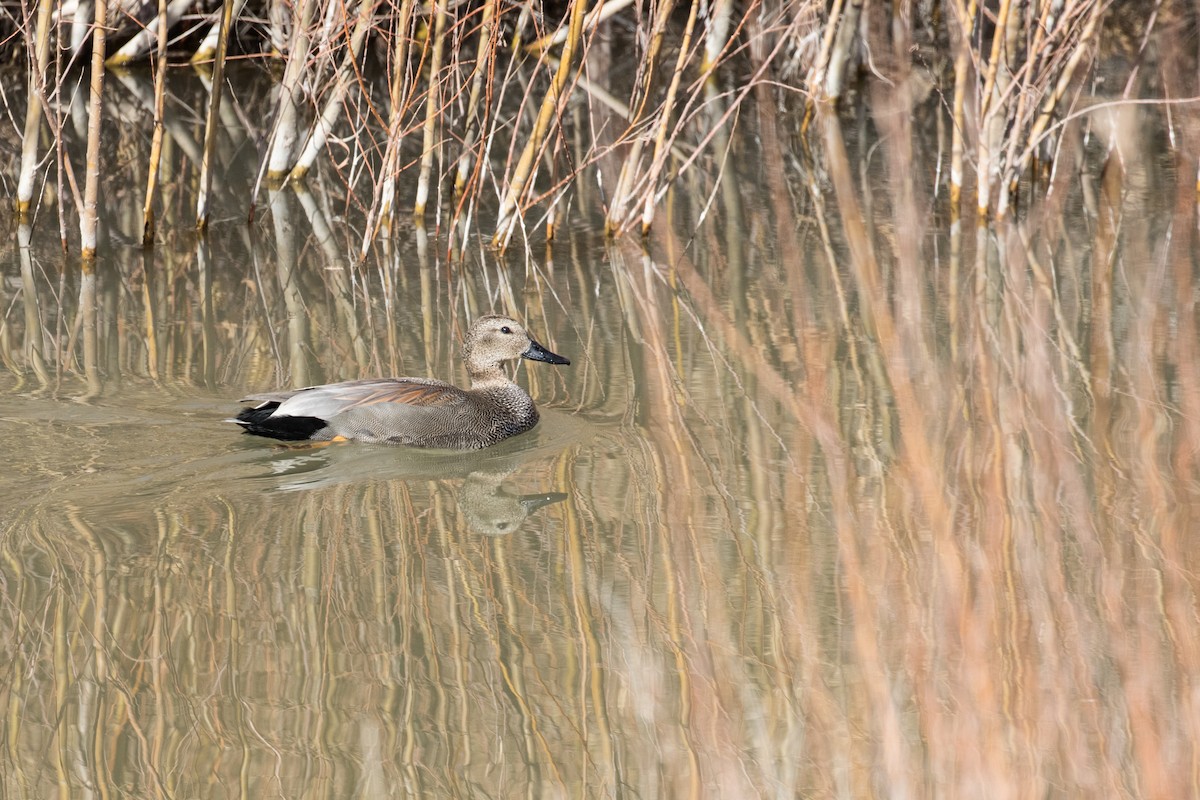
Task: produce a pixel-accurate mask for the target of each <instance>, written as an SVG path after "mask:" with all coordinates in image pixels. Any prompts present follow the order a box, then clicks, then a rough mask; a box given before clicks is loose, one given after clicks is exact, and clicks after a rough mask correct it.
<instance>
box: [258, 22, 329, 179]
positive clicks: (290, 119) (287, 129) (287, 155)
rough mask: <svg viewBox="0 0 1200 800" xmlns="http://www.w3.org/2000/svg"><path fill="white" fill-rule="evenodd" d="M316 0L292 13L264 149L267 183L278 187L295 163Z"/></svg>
mask: <svg viewBox="0 0 1200 800" xmlns="http://www.w3.org/2000/svg"><path fill="white" fill-rule="evenodd" d="M316 2H317V0H299V1H298V3H297V4H296V5H295V6H294V7H293V10H292V38H291V42H290V43H289V46H288V54H287V62H286V65H285V66H284V68H283V80H282V81H280V84H279V106H278V109H277V111H276V117H275V125H274V127H273V128H272V129H271V141H270V144H269V145H268V148H267V172H266V176H267V183H268V185H276V186H277V185H279V184H280V183H282V182H283V181H284V180H286V179H287V176H288V173H289V172H290V171H291V169H292V165H293V164H294V163H295V162H294V161H293V158H292V150H293V148H294V147H295V145H296V141H297V139H299V137H300V131H299V125H300V98H301V97H302V96H303V95H304V94H305V92H304V88H303V84H304V81H305V77H306V72H307V70H308V58H309V47H310V44H311V40H312V32H313V31H312V28H311V24H312V19H313V13H314V5H315V4H316Z"/></svg>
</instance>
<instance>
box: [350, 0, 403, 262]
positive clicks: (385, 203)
mask: <svg viewBox="0 0 1200 800" xmlns="http://www.w3.org/2000/svg"><path fill="white" fill-rule="evenodd" d="M414 3H415V0H401V2H400V7H399V9H398V10H397V13H396V27H395V30H394V32H393V34H392V36H393V41H394V49H393V51H392V63H391V68H392V74H391V82H390V85H389V87H388V91H389V109H388V110H389V117H388V127H387V142H386V144H385V146H384V153H383V163H382V165H381V167H380V170H379V178H378V179H377V180H376V181H375V190H374V193H375V199H374V200H373V202H372V203H371V210H370V212H368V214H367V225H366V232H365V234H364V236H363V242H362V246H361V248H360V249H359V257H360V258H366V256H367V253H368V251H369V250H370V246H371V242H372V241H373V240H374V238H375V236H376V234H377V232H381V233H382V235H383V237H384V238H385V239H386V238H387V235H388V233H389V232H390V230H391V225H392V217H393V216H394V213H395V198H396V176H397V173H398V172H399V166H398V165H399V159H400V146H401V144H402V142H403V123H404V110H405V109H406V108H407V107H408V102H409V97H410V92H411V85H410V83H409V80H408V57H409V54H408V51H409V42H410V35H409V31H410V28H411V26H412V20H413V5H414Z"/></svg>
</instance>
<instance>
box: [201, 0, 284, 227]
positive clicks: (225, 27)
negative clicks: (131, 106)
mask: <svg viewBox="0 0 1200 800" xmlns="http://www.w3.org/2000/svg"><path fill="white" fill-rule="evenodd" d="M306 2H307V0H306ZM233 4H234V0H223V1H222V3H221V32H220V35H218V37H217V52H216V55H215V56H214V57H213V63H212V71H213V80H212V88H211V89H210V90H209V100H208V117H207V119H206V121H205V125H204V152H203V155H202V156H201V161H200V189H199V191H198V192H197V196H196V229H197V230H199V231H201V232H203V231H205V230H206V229H207V228H208V218H209V207H208V196H209V193H210V191H211V189H212V176H213V170H214V168H215V166H216V165H215V161H216V157H217V153H216V147H217V134H218V131H219V129H220V124H219V123H220V113H221V95H222V93H223V89H224V86H225V80H224V74H225V55H226V53H227V52H228V47H229V28H230V25H232V23H233Z"/></svg>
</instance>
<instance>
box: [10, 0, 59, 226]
mask: <svg viewBox="0 0 1200 800" xmlns="http://www.w3.org/2000/svg"><path fill="white" fill-rule="evenodd" d="M22 7H23V8H27V6H26V5H25V3H22ZM37 8H38V11H37V27H36V29H35V31H34V33H33V41H32V46H29V45H28V44H27V47H28V48H29V50H30V51H31V52H32V55H33V58H32V59H31V61H30V64H29V68H28V71H29V82H28V88H27V89H26V103H27V105H26V107H25V127H24V130H23V133H22V139H21V171H20V176H19V177H18V179H17V217H18V219H19V220H20V221H27V220H28V219H29V216H30V213H31V212H32V210H33V192H34V188H35V186H36V185H37V178H38V175H37V167H38V160H39V159H38V155H37V151H38V138H39V136H40V134H41V130H42V99H43V98H44V97H46V89H47V81H46V78H47V72H46V70H47V68H48V67H49V64H50V18H51V11H52V8H53V0H39V2H38V7H37ZM24 28H25V31H26V34H27V35H28V31H29V28H28V15H26V24H25V26H24Z"/></svg>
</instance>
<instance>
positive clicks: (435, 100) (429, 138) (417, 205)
mask: <svg viewBox="0 0 1200 800" xmlns="http://www.w3.org/2000/svg"><path fill="white" fill-rule="evenodd" d="M446 2H447V0H434V8H433V30H432V32H431V33H430V37H431V39H432V47H431V48H430V56H429V86H428V88H427V89H426V93H425V128H424V131H423V134H422V142H421V168H420V172H419V173H418V175H417V196H416V200H415V201H414V203H413V216H414V217H416V218H418V219H420V218H422V217H424V216H425V206H426V204H427V203H428V202H429V185H430V181H431V179H432V172H433V159H434V156H435V155H437V152H438V151H440V149H441V148H440V147H439V145H438V142H437V129H438V122H439V120H440V117H441V111H442V89H441V85H442V54H443V52H444V51H445V46H446Z"/></svg>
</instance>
